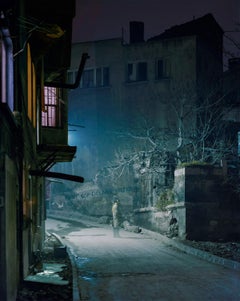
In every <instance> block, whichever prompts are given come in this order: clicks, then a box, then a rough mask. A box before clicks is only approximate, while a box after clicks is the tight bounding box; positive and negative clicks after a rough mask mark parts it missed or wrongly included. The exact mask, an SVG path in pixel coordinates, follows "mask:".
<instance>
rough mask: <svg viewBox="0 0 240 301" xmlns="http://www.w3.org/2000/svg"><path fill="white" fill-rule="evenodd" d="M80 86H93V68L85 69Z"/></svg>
mask: <svg viewBox="0 0 240 301" xmlns="http://www.w3.org/2000/svg"><path fill="white" fill-rule="evenodd" d="M82 87H83V88H92V87H94V70H93V69H91V70H85V71H84V72H83V75H82Z"/></svg>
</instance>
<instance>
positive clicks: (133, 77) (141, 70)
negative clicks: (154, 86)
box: [127, 62, 147, 82]
mask: <svg viewBox="0 0 240 301" xmlns="http://www.w3.org/2000/svg"><path fill="white" fill-rule="evenodd" d="M145 80H147V63H146V62H139V63H129V64H128V67H127V81H128V82H136V81H145Z"/></svg>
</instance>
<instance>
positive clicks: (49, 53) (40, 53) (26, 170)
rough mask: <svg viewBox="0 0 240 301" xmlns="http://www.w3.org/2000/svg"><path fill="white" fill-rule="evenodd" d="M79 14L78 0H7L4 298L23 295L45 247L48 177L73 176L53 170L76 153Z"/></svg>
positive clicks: (0, 124)
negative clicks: (74, 54)
mask: <svg viewBox="0 0 240 301" xmlns="http://www.w3.org/2000/svg"><path fill="white" fill-rule="evenodd" d="M74 15H75V0H73V1H71V0H70V1H67V2H66V1H50V2H49V1H46V0H40V1H37V2H36V1H34V2H33V1H28V0H21V1H1V3H0V70H1V72H0V79H1V80H0V92H1V94H0V175H1V176H0V178H1V179H0V234H1V235H0V254H1V255H0V272H1V276H0V295H1V300H6V301H12V300H15V299H16V294H17V288H18V286H19V284H20V283H21V281H22V280H23V279H24V278H25V277H26V276H27V275H29V273H30V272H31V270H32V269H33V268H34V266H35V264H36V258H37V254H39V252H41V250H42V245H43V241H44V236H45V227H44V221H45V219H46V214H45V211H46V210H45V177H68V175H61V174H53V173H50V172H49V169H50V168H51V167H52V166H53V165H54V164H55V163H56V162H70V161H71V160H72V159H73V157H74V155H75V153H76V146H69V145H68V118H67V115H68V99H67V91H68V89H69V88H71V87H72V86H71V85H70V86H68V85H67V84H66V71H67V69H68V68H69V65H70V56H71V35H72V19H73V17H74ZM43 16H44V19H43ZM69 179H71V175H70V176H69ZM75 180H76V181H81V180H82V179H81V178H79V177H76V178H75Z"/></svg>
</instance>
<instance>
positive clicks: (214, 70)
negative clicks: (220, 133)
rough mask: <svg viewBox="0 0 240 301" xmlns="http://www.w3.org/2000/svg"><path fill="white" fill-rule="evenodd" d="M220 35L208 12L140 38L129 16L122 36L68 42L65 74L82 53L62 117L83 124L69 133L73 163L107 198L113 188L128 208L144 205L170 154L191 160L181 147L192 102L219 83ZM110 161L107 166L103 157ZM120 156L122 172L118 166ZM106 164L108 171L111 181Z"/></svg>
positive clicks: (190, 127) (189, 129) (162, 182)
mask: <svg viewBox="0 0 240 301" xmlns="http://www.w3.org/2000/svg"><path fill="white" fill-rule="evenodd" d="M222 34H223V31H222V29H221V28H220V26H219V25H218V24H217V22H216V21H215V19H214V17H213V16H212V15H211V14H208V15H205V16H203V17H201V18H199V19H195V20H192V21H190V22H187V23H185V24H182V25H178V26H174V27H172V28H170V29H168V30H166V31H165V32H164V33H162V34H160V35H159V36H156V37H153V38H151V39H149V40H148V41H145V40H144V24H143V23H142V22H131V23H130V39H129V41H126V40H125V39H124V37H120V38H116V39H109V40H100V41H88V42H83V43H77V44H74V45H72V61H71V68H70V70H69V78H70V79H74V77H75V76H74V74H75V72H76V70H77V66H78V61H79V56H80V54H81V53H83V52H87V53H88V54H89V56H90V59H89V60H88V61H87V64H86V67H85V70H84V73H83V77H82V81H81V83H80V87H79V89H76V90H75V91H73V92H71V94H70V95H69V99H70V103H69V114H70V115H69V116H70V121H71V122H72V123H73V124H81V125H82V126H84V127H85V128H82V129H81V130H80V132H79V131H77V132H70V136H71V139H73V140H72V141H74V143H76V145H78V150H79V152H78V153H77V158H76V159H74V161H73V162H75V164H74V168H76V169H77V168H78V166H81V172H83V174H84V176H85V178H86V179H87V180H88V181H93V180H96V178H97V179H98V180H99V179H100V180H99V181H98V183H99V182H101V181H102V182H103V183H102V186H103V187H105V190H108V195H107V196H106V198H107V199H108V198H109V199H111V197H112V195H113V194H117V195H118V196H120V199H128V200H129V201H131V202H132V203H133V207H134V208H139V207H140V208H142V207H149V206H150V207H151V206H153V205H154V203H155V202H156V197H157V195H159V191H157V192H156V191H155V190H156V188H157V187H159V186H161V187H167V186H168V184H169V183H167V177H166V174H167V173H172V175H173V169H174V164H175V165H176V162H177V160H180V161H184V160H191V158H190V157H187V158H186V156H185V157H184V154H183V153H184V152H182V153H181V150H182V149H184V148H185V147H186V145H188V144H189V142H190V139H191V137H190V136H191V135H193V133H194V131H195V132H196V129H197V128H198V125H199V124H198V123H199V120H200V119H199V118H198V116H197V109H196V108H199V107H201V106H203V105H204V104H205V103H206V99H207V100H208V101H209V103H208V105H209V104H210V102H213V101H214V100H213V97H212V98H210V97H209V95H213V90H214V89H215V90H216V89H218V91H219V89H220V88H219V86H218V87H217V85H219V82H220V79H221V78H222V72H223V67H222ZM216 83H217V85H216ZM177 151H178V154H179V156H181V157H179V158H176V157H175V158H173V161H174V162H172V163H171V164H172V165H171V164H170V165H171V166H170V165H169V166H168V167H166V166H165V167H164V170H163V171H161V170H160V172H158V173H153V172H152V170H154V169H156V170H157V168H155V167H156V166H158V168H159V169H161V164H162V165H164V164H165V165H166V161H165V159H164V155H167V156H168V155H169V153H171V152H174V153H175V154H176V152H177ZM130 153H131V156H130V155H129V154H130ZM134 153H135V154H136V153H138V155H136V157H137V159H136V160H135V159H134ZM153 153H154V154H155V155H154V156H155V157H154V158H153V157H151V158H150V156H151V155H150V154H153ZM185 153H188V156H189V153H190V151H189V152H187V151H186V152H185ZM79 154H80V158H79ZM136 157H135V158H136ZM116 158H117V160H118V163H116ZM193 159H194V158H193ZM113 160H115V161H114V162H115V166H114V164H111V163H109V162H112V161H113ZM154 160H156V161H154ZM127 161H129V164H128V167H129V166H130V165H131V167H132V170H131V172H130V173H129V172H127V171H129V170H130V169H127V168H126V169H125V170H123V168H121V166H122V167H123V166H125V167H126V166H127V164H125V165H124V163H127ZM168 163H169V162H168ZM154 166H155V167H154ZM150 169H151V172H150V171H149V170H150ZM109 170H111V171H112V172H115V173H114V175H113V176H112V178H111V180H112V183H111V184H109V182H110V181H108V180H107V178H109V175H110V174H109ZM133 170H134V172H133ZM106 173H107V176H108V177H104V175H106ZM134 173H135V174H134ZM160 174H163V176H160ZM107 181H108V182H107ZM154 189H155V190H154ZM154 191H155V192H154ZM123 192H124V193H125V194H123Z"/></svg>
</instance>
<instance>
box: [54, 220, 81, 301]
mask: <svg viewBox="0 0 240 301" xmlns="http://www.w3.org/2000/svg"><path fill="white" fill-rule="evenodd" d="M52 218H53V217H52ZM55 218H56V217H55ZM56 219H57V218H56ZM51 234H52V235H53V236H54V237H56V239H57V240H58V241H59V242H60V243H61V245H63V246H66V245H65V244H64V242H63V241H62V239H61V237H60V236H59V235H58V234H56V233H51ZM67 253H68V257H69V259H70V261H71V266H72V301H80V291H79V288H78V275H77V268H76V263H75V259H74V254H73V252H72V250H70V248H69V247H67Z"/></svg>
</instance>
